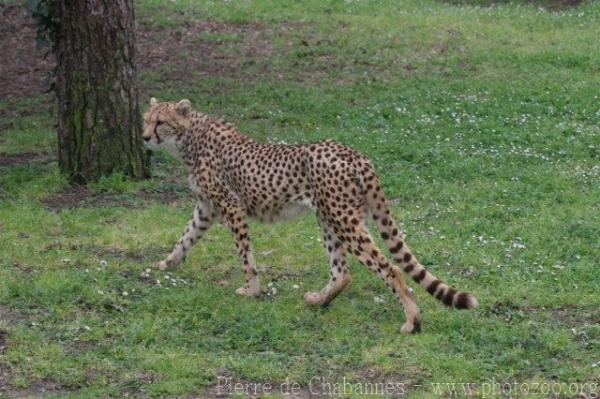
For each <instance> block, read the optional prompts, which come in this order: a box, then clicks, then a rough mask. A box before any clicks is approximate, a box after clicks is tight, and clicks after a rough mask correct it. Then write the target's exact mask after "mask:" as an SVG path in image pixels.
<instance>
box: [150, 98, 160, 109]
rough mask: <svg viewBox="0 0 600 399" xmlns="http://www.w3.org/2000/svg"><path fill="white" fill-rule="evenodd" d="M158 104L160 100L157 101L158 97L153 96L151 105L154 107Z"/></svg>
mask: <svg viewBox="0 0 600 399" xmlns="http://www.w3.org/2000/svg"><path fill="white" fill-rule="evenodd" d="M156 104H158V101H156V98H154V97H152V98H151V99H150V106H151V107H154V106H155V105H156Z"/></svg>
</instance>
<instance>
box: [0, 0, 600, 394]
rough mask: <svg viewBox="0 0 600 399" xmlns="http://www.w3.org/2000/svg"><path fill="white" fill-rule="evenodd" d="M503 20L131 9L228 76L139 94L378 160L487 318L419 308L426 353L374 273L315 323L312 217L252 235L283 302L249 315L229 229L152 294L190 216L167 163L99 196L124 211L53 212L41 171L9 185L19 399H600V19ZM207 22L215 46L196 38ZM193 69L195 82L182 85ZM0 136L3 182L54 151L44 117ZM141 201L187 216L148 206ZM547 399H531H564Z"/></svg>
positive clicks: (426, 14) (485, 9) (398, 198)
mask: <svg viewBox="0 0 600 399" xmlns="http://www.w3.org/2000/svg"><path fill="white" fill-rule="evenodd" d="M489 3H490V2H487V1H472V2H464V1H455V2H451V1H448V2H444V1H416V0H414V1H408V0H407V1H391V0H390V1H377V2H376V1H317V0H305V1H299V2H278V1H248V2H208V1H207V2H201V1H192V0H177V1H170V2H163V1H158V0H139V1H137V2H136V4H137V15H138V22H139V24H140V25H141V26H142V27H144V28H145V29H149V30H153V31H156V32H157V37H159V36H158V33H161V36H160V37H161V38H162V39H161V43H162V41H163V40H169V38H170V39H171V40H173V37H172V36H168V35H165V32H168V31H169V30H181V31H183V32H186V29H187V30H189V31H190V32H192V33H193V34H194V36H193V37H190V38H189V40H190V41H191V42H193V43H194V45H198V46H199V48H209V49H210V50H211V51H212V53H211V54H213V55H219V56H222V57H226V58H225V59H226V60H227V62H230V63H232V65H233V66H234V68H232V69H226V70H225V69H224V70H223V72H222V73H220V72H218V70H216V69H212V70H211V69H209V70H208V72H207V73H204V74H203V73H202V72H203V71H202V70H191V69H193V68H190V67H189V66H190V65H192V66H194V65H196V64H194V62H209V61H210V60H209V61H206V60H204V61H197V60H196V61H194V60H193V59H189V60H188V58H185V57H188V56H190V54H189V52H187V53H185V51H184V50H182V52H181V54H182V58H175V59H172V63H169V64H162V65H158V66H156V68H155V69H151V70H150V69H146V70H142V71H140V86H141V89H142V99H141V101H142V103H143V104H144V106H145V104H146V102H147V100H148V97H149V95H152V96H155V97H158V98H159V99H160V100H175V99H180V98H182V97H186V98H189V99H190V100H191V101H192V102H193V104H194V105H195V106H196V107H197V108H198V109H199V110H202V111H205V112H208V113H211V114H214V115H219V116H223V117H225V118H226V119H228V120H230V121H232V122H234V123H235V124H236V125H237V126H238V127H239V128H240V129H241V130H242V131H244V132H246V133H247V134H248V135H249V136H251V137H253V138H254V139H256V140H259V141H263V142H286V143H299V142H307V141H312V140H319V139H324V138H334V139H336V140H339V141H341V142H343V143H345V144H348V145H350V146H352V147H354V148H356V149H358V150H360V151H361V152H363V153H364V154H366V155H368V156H369V157H370V158H371V159H372V160H373V161H374V163H375V164H376V166H377V168H378V170H379V173H380V175H381V178H382V180H383V182H384V185H385V188H386V193H387V196H388V198H390V200H392V203H393V213H394V216H395V217H396V219H397V220H398V222H400V223H401V224H402V226H403V228H404V229H405V230H406V232H407V235H408V242H409V243H410V245H411V247H412V248H413V250H414V251H415V253H416V254H417V255H418V256H419V257H420V259H421V260H422V262H423V263H424V264H425V265H427V266H428V268H429V269H430V270H431V271H432V272H434V274H436V275H438V276H439V277H441V278H443V279H444V280H446V281H448V282H449V283H452V284H453V285H455V286H457V287H460V288H463V289H465V290H468V291H470V292H473V293H474V294H475V295H476V296H477V298H478V300H479V303H480V307H479V308H477V309H476V310H474V311H469V312H458V311H451V310H448V309H446V308H444V307H443V306H441V305H440V304H439V303H437V302H436V301H435V300H434V299H432V298H430V297H429V296H428V295H427V293H425V292H424V291H423V290H422V289H420V288H416V295H417V299H418V304H419V306H420V307H421V309H422V312H423V318H424V324H423V332H422V333H421V334H418V335H414V336H404V335H401V334H400V326H401V324H402V323H403V321H404V316H403V312H402V310H401V307H400V305H399V304H398V303H396V301H395V300H394V299H393V298H392V296H391V295H390V294H389V292H388V290H387V288H386V287H385V285H384V284H383V283H382V282H380V281H379V280H378V279H377V278H376V277H375V276H373V275H371V274H370V273H369V272H368V271H367V270H365V269H364V268H362V267H361V266H360V265H359V264H358V263H357V262H355V261H352V264H351V272H352V274H353V276H354V280H353V283H352V284H351V286H350V287H349V288H348V289H347V290H346V291H345V292H344V293H343V294H342V295H340V297H339V298H338V299H336V301H335V302H333V303H332V304H331V306H329V307H327V308H325V309H321V308H313V307H309V306H307V305H306V304H305V303H304V302H303V300H302V294H303V292H304V291H306V290H315V289H320V288H321V287H322V286H323V285H324V284H325V283H326V281H327V278H328V270H327V267H326V258H325V254H324V251H323V250H322V248H321V243H320V242H319V241H318V237H319V233H318V230H317V227H316V223H315V220H314V217H312V216H307V217H304V218H300V219H296V220H293V221H290V222H286V223H282V224H276V225H262V224H258V223H252V224H251V235H252V237H253V242H254V247H255V252H256V258H257V262H258V264H259V269H260V271H261V274H262V282H263V285H265V287H266V285H267V284H268V283H270V282H271V283H273V286H274V287H276V288H277V294H276V295H271V296H264V297H263V298H260V299H256V300H251V299H246V298H240V297H238V296H237V295H235V294H234V292H233V291H234V289H235V288H236V287H237V286H238V285H239V284H241V282H242V272H241V268H240V266H239V264H238V259H237V257H236V254H235V250H234V245H233V242H232V238H231V237H230V234H229V232H228V231H227V230H226V229H225V228H224V227H223V226H221V225H218V226H215V227H214V228H213V229H212V230H211V231H210V232H209V233H208V234H207V236H206V238H205V239H204V240H203V241H202V242H201V243H200V244H198V245H197V246H196V247H195V248H194V250H193V251H192V253H191V255H190V257H189V258H188V260H187V261H186V263H185V264H184V266H183V267H182V268H180V269H178V270H177V271H175V272H173V273H170V274H169V275H168V276H167V277H168V278H167V277H165V273H159V272H157V271H155V270H153V271H152V272H151V275H152V280H150V281H148V280H144V279H140V278H138V276H139V275H140V273H141V272H142V271H144V270H145V269H146V268H152V267H153V266H154V265H155V264H156V263H157V262H158V261H159V260H161V259H163V258H164V257H165V256H166V255H167V254H168V252H169V251H170V249H171V246H172V245H173V244H174V243H175V242H176V240H177V239H178V238H179V235H180V234H181V232H182V230H183V227H184V224H185V222H186V220H187V219H188V217H189V216H190V215H191V211H192V208H193V202H192V201H191V200H189V198H188V197H187V195H186V192H187V191H186V189H185V184H186V183H185V181H186V180H185V179H186V174H185V170H184V168H183V167H182V165H180V164H179V163H178V162H176V161H175V160H173V159H171V158H170V157H169V156H168V155H166V154H163V153H157V154H155V156H154V157H153V175H154V177H153V178H152V179H151V180H149V181H144V182H133V181H130V180H127V179H124V178H123V176H120V175H117V176H112V177H108V178H105V179H103V180H102V181H100V182H98V183H95V184H94V185H92V186H91V187H90V190H91V192H93V193H95V194H96V195H101V196H103V197H102V198H105V199H106V198H108V199H111V198H112V200H110V201H105V202H104V203H102V204H98V203H94V202H93V201H92V202H91V203H89V204H87V205H86V206H80V207H75V208H69V209H62V210H59V211H55V210H49V209H47V208H46V207H45V206H44V203H43V200H44V199H45V198H47V197H49V196H53V195H55V194H56V193H59V192H61V190H63V189H64V188H65V187H66V185H67V183H66V180H65V179H64V178H63V177H62V176H60V174H59V173H58V170H57V165H56V163H55V162H50V163H49V162H48V161H47V160H44V159H42V160H40V159H32V160H31V161H30V162H28V163H11V164H7V165H4V166H0V330H2V331H5V332H6V333H7V334H6V335H5V338H4V339H5V341H6V342H5V349H4V351H1V352H0V371H1V372H2V373H4V375H5V376H7V377H0V381H4V383H5V384H6V386H7V389H8V390H9V391H8V392H9V393H10V394H12V395H16V396H27V395H31V396H37V395H40V388H41V387H45V388H47V393H46V394H47V395H49V396H52V395H53V394H54V395H55V396H57V397H90V398H92V397H107V396H114V397H121V396H123V395H125V394H128V395H129V396H136V397H161V396H162V397H173V396H178V397H194V395H196V396H200V397H205V396H212V395H214V393H215V392H216V391H215V389H216V388H215V387H216V384H217V381H218V376H219V375H228V376H230V377H229V378H231V379H232V380H233V381H237V382H246V383H263V384H264V383H267V382H269V383H271V384H273V385H274V386H275V387H276V388H277V389H275V392H278V390H279V385H280V384H281V383H283V382H286V381H290V382H296V383H298V384H299V385H300V386H301V388H302V389H303V392H304V393H305V394H306V393H307V392H309V389H310V383H311V381H312V382H313V386H312V389H316V390H321V392H324V391H323V389H325V388H323V386H322V385H318V386H315V384H314V383H315V382H317V381H321V382H322V381H323V380H316V379H315V378H317V377H318V378H322V379H324V380H325V381H326V382H329V383H335V382H338V383H342V382H343V381H344V378H345V379H346V381H349V382H351V383H357V382H366V381H371V382H376V383H385V382H392V383H398V384H404V385H403V392H404V395H403V396H404V397H411V398H412V397H414V398H418V397H419V398H420V397H439V396H442V397H448V396H452V393H451V390H452V389H455V390H456V391H455V396H459V397H461V396H466V392H465V389H466V388H465V386H463V385H458V386H455V387H454V388H452V387H449V386H446V385H444V383H452V382H454V383H470V384H472V386H471V388H472V389H474V390H475V391H476V393H475V395H476V396H485V397H496V396H501V395H500V394H499V392H498V388H497V387H496V388H495V390H494V391H490V390H489V389H491V388H490V387H491V386H492V385H490V384H492V383H493V382H499V383H500V384H502V383H505V382H509V383H512V382H515V381H516V382H518V383H519V384H525V383H528V384H530V387H534V386H535V385H534V384H539V385H538V387H541V388H543V387H544V386H546V387H547V386H550V387H552V384H560V385H556V388H555V389H558V387H560V388H561V392H562V397H574V396H575V393H576V392H574V391H571V392H569V384H577V385H573V389H579V390H581V391H584V392H595V393H599V392H600V387H598V384H600V374H599V373H600V365H599V364H598V362H600V349H599V344H600V311H599V309H600V296H598V288H599V287H600V267H599V266H600V240H599V237H600V202H599V198H600V169H599V166H598V165H599V164H600V129H599V127H598V126H599V120H600V101H599V95H598V87H599V85H600V74H599V73H598V72H599V69H600V51H599V50H600V46H599V44H598V37H600V24H599V23H598V22H599V16H600V5H599V4H598V3H597V2H584V4H582V5H580V6H578V7H575V8H561V9H556V8H552V9H550V10H546V9H544V8H539V7H538V5H540V4H541V5H548V4H550V3H551V2H539V3H537V4H529V5H518V4H514V3H511V4H500V5H493V6H489ZM469 4H470V5H469ZM207 19H208V20H210V21H212V22H214V26H216V27H214V28H212V29H208V28H207V29H205V30H200V31H195V30H194V29H193V27H194V26H196V25H195V24H199V23H201V22H202V21H205V20H207ZM203 46H205V47H203ZM184 53H185V54H184ZM144 56H145V54H143V53H141V54H139V57H142V58H143V57H144ZM184 56H185V57H184ZM207 57H208V56H207ZM186 62H189V63H191V64H190V65H188V68H187V69H188V73H186V74H183V73H180V74H174V75H172V76H174V77H173V79H172V80H171V81H164V79H163V78H162V76H163V75H162V74H163V73H168V72H172V71H174V70H177V71H179V70H182V69H181V68H184V69H183V70H185V67H186V65H187V64H186ZM210 62H212V61H210ZM214 62H216V63H218V62H219V60H218V59H216V61H214ZM14 110H17V111H18V112H15V113H14V114H8V111H14ZM37 110H40V111H39V112H38V111H37ZM0 112H1V113H2V114H3V115H5V114H6V115H7V116H6V117H3V120H2V121H1V122H0V123H1V124H0V127H1V128H2V133H1V134H0V157H6V156H15V155H17V154H23V153H29V154H31V153H43V154H48V153H51V152H52V151H54V148H55V138H54V133H53V121H54V112H55V107H54V106H53V105H52V104H50V105H48V99H47V98H46V97H41V96H40V97H39V98H25V99H21V100H19V101H16V102H15V101H14V100H13V101H12V102H10V103H8V102H5V101H0ZM17 115H18V116H17ZM140 190H146V191H148V190H149V191H152V192H159V193H160V192H170V193H175V194H176V198H177V199H176V200H175V201H174V202H170V203H165V202H164V201H163V202H161V201H141V202H140V200H139V192H140ZM132 201H133V202H132ZM136 201H137V202H136ZM130 203H133V204H134V205H135V206H129V205H126V204H130ZM94 205H101V206H94ZM157 279H158V280H161V284H160V285H157V284H156V280H157ZM297 286H299V288H296V287H297ZM375 296H379V297H382V298H384V300H385V303H383V304H380V303H376V302H375V301H374V297H375ZM594 365H596V366H594ZM2 378H4V380H2ZM435 384H442V385H435ZM486 384H487V385H486ZM544 384H546V385H544ZM548 384H549V385H548ZM52 387H54V389H55V390H54V391H52V389H50V388H52ZM520 388H521V389H524V388H523V385H521V386H520ZM505 389H506V388H505ZM513 389H515V388H513ZM475 391H474V392H475ZM540 391H541V392H536V389H535V388H531V392H530V393H529V394H527V395H525V394H523V391H517V394H516V395H515V393H514V392H515V391H513V393H512V396H518V397H522V396H533V397H548V394H547V393H546V394H544V392H547V391H544V390H543V389H540ZM394 392H395V393H396V394H397V396H398V394H399V393H400V390H395V391H394ZM325 393H326V391H325ZM504 394H505V396H509V395H508V394H507V392H506V391H505V392H504ZM242 396H243V395H242ZM341 396H350V397H352V395H341ZM271 397H279V396H278V395H277V394H273V395H271ZM354 397H360V395H358V394H355V395H354Z"/></svg>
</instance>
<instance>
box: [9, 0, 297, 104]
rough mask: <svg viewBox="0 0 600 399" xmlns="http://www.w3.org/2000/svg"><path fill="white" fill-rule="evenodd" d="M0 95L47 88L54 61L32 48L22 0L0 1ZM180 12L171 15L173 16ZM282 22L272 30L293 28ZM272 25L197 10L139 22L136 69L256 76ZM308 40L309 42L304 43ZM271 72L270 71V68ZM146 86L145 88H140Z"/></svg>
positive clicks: (181, 76)
mask: <svg viewBox="0 0 600 399" xmlns="http://www.w3.org/2000/svg"><path fill="white" fill-rule="evenodd" d="M0 16H1V18H0V50H1V51H2V55H3V56H2V59H1V60H0V98H2V99H3V100H5V101H10V100H11V99H18V98H22V97H28V96H31V95H34V94H39V93H43V92H46V91H47V90H48V88H49V83H48V82H49V79H48V76H49V73H50V71H51V70H52V68H53V66H54V64H55V62H54V60H53V57H52V56H51V55H49V56H48V57H46V58H44V57H43V56H42V51H40V50H38V49H37V48H36V42H35V29H36V27H35V23H34V21H33V19H32V17H31V15H30V12H29V10H28V9H27V7H26V6H25V4H24V2H23V3H22V4H2V3H0ZM179 17H181V16H180V15H177V14H175V15H173V18H175V19H177V18H179ZM296 28H298V25H297V24H294V23H283V24H281V26H280V27H277V29H281V30H282V31H286V30H290V29H296ZM274 35H275V33H274V31H273V29H271V28H269V27H266V26H265V25H262V24H258V23H239V24H233V23H222V22H218V21H213V20H209V19H206V18H204V17H203V16H202V15H198V18H197V19H194V21H193V22H189V21H187V22H181V23H178V25H177V26H175V27H155V26H147V25H144V24H139V25H138V28H137V30H136V41H137V43H136V44H137V63H138V71H139V72H141V73H144V72H156V73H157V74H159V76H160V81H161V82H169V85H172V84H173V83H174V82H177V83H180V84H181V83H185V82H189V81H190V79H191V77H201V76H220V77H231V78H236V79H240V78H243V79H256V78H258V77H259V76H257V75H258V74H262V73H265V72H268V71H265V70H263V71H256V70H255V69H254V68H249V67H250V66H253V65H263V66H262V67H261V68H262V69H264V68H267V66H266V65H265V63H264V62H263V63H261V62H260V61H261V59H264V58H265V57H269V56H271V55H272V53H273V46H272V43H271V38H272V37H273V36H274ZM307 45H308V43H307ZM270 72H273V73H275V72H274V71H270ZM141 90H142V91H145V88H144V87H141Z"/></svg>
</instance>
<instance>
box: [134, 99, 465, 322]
mask: <svg viewBox="0 0 600 399" xmlns="http://www.w3.org/2000/svg"><path fill="white" fill-rule="evenodd" d="M142 136H143V139H144V140H145V141H146V142H147V143H148V144H149V145H150V146H153V145H156V146H162V147H164V148H166V149H167V150H168V151H170V152H171V153H172V154H173V155H174V156H176V157H178V158H179V159H181V160H182V161H183V162H185V164H186V165H187V166H188V168H189V170H190V175H189V184H190V188H191V189H192V191H193V192H194V193H195V195H196V196H197V198H198V202H197V204H196V206H195V208H194V211H193V215H192V218H191V219H190V220H189V222H188V223H187V226H186V228H185V231H184V232H183V235H182V237H181V239H180V240H179V241H178V242H177V244H176V245H175V247H174V249H173V251H172V252H171V253H170V254H169V256H168V257H167V258H166V259H165V260H164V261H162V262H160V263H159V268H160V269H161V270H165V269H168V268H174V267H176V266H177V265H179V264H180V263H181V262H182V261H183V260H185V258H186V255H187V254H188V252H189V251H190V249H191V248H192V246H193V245H194V244H195V243H197V242H198V241H199V240H200V239H201V238H202V236H203V235H204V234H205V233H206V231H207V230H208V229H209V228H210V227H211V225H212V224H213V223H215V222H216V221H221V222H223V223H224V224H225V225H227V226H228V228H229V229H230V230H231V232H232V234H233V236H234V238H235V244H236V248H237V252H238V255H239V257H240V260H241V263H242V266H243V270H244V273H245V284H244V285H243V286H242V287H240V288H238V289H237V290H236V292H237V293H238V294H241V295H246V296H258V295H260V294H261V288H260V284H259V278H258V273H257V269H256V264H255V261H254V257H253V254H252V244H251V242H250V235H249V232H248V224H247V218H248V217H253V218H256V219H258V220H261V221H266V222H272V221H276V220H280V219H285V218H287V217H291V216H293V215H297V214H299V213H302V212H303V211H306V210H310V209H313V210H316V215H317V220H318V224H319V226H320V230H321V236H322V242H323V244H324V246H325V249H326V251H327V254H328V257H329V268H330V277H329V282H328V283H327V285H326V286H325V287H324V288H323V289H322V290H321V291H319V292H307V293H306V294H305V295H304V299H305V301H306V302H308V303H309V304H311V305H327V304H328V303H330V302H331V301H332V300H333V299H334V298H335V297H336V296H337V295H338V294H339V293H340V292H341V291H343V290H344V288H346V287H347V286H348V284H349V283H350V280H351V278H350V271H349V269H348V263H347V260H346V255H347V254H351V255H354V256H355V257H356V258H357V259H358V261H359V262H360V263H361V264H363V265H365V266H366V267H367V268H369V269H370V270H371V271H373V272H374V273H376V274H377V275H378V276H379V277H381V279H383V280H384V281H385V282H386V283H387V285H388V286H389V287H390V288H391V290H392V291H393V293H394V294H395V296H396V297H397V298H398V300H399V301H400V302H401V303H402V305H403V308H404V313H405V315H406V322H405V323H404V324H403V325H402V327H401V329H400V330H401V332H403V333H414V332H417V331H420V328H421V317H420V313H419V309H418V307H417V305H416V304H415V302H414V299H413V295H412V291H411V290H410V288H409V287H408V286H407V284H406V282H405V279H404V276H403V274H402V271H401V270H403V271H404V273H406V274H407V275H408V276H410V277H412V279H413V280H414V281H415V282H417V283H419V284H420V285H421V286H422V287H423V288H425V289H426V290H427V292H428V293H429V294H431V295H432V296H433V297H435V298H436V299H438V300H439V301H441V302H442V303H444V304H445V305H447V306H449V307H454V308H457V309H468V308H473V307H475V306H476V305H477V300H476V299H475V297H474V296H473V295H471V294H469V293H466V292H460V291H458V290H456V289H455V288H452V287H450V286H448V285H446V284H444V283H443V282H442V281H441V280H439V279H438V278H436V277H435V276H434V275H432V274H431V273H430V272H429V271H427V270H426V269H425V267H424V266H423V265H422V264H421V263H419V261H418V260H417V258H416V257H415V256H414V254H413V253H412V252H411V251H410V249H409V248H408V246H407V244H406V243H405V241H404V239H403V237H402V234H401V232H400V230H399V229H398V227H397V225H396V222H395V221H394V219H393V218H392V215H391V213H390V209H389V206H388V203H387V200H386V198H385V196H384V193H383V188H382V186H381V182H380V180H379V178H378V176H377V174H376V172H375V169H374V167H373V165H372V163H371V162H370V161H369V159H367V158H366V157H365V156H363V155H362V154H360V153H359V152H357V151H355V150H353V149H351V148H349V147H346V146H344V145H342V144H339V143H337V142H335V141H332V140H327V141H323V142H317V143H312V144H302V145H283V144H260V143H257V142H255V141H253V140H251V139H250V138H248V137H247V136H245V135H243V134H241V133H240V132H239V131H238V130H236V129H235V128H234V126H233V125H231V124H230V123H228V122H225V121H222V120H219V119H215V118H212V117H210V116H208V115H205V114H203V113H200V112H197V111H196V110H194V109H193V108H192V106H191V103H190V101H189V100H185V99H184V100H181V101H179V102H157V100H156V99H155V98H152V99H151V100H150V106H149V107H148V110H147V111H146V113H145V114H144V128H143V133H142ZM369 214H370V215H371V217H372V219H373V220H374V222H375V224H376V226H377V229H378V230H379V231H380V234H381V238H382V239H383V241H384V242H385V244H386V246H387V248H388V250H389V251H390V253H391V255H392V257H393V259H394V261H395V262H396V263H397V264H398V265H400V266H401V268H402V269H400V268H399V267H398V266H396V265H395V264H392V263H390V262H389V261H388V259H387V258H386V256H385V255H384V253H383V252H382V251H381V250H380V249H379V248H378V247H377V246H376V245H375V241H374V239H373V237H372V236H371V234H370V233H369V231H368V229H367V219H368V216H369Z"/></svg>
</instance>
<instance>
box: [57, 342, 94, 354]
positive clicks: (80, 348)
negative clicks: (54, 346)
mask: <svg viewBox="0 0 600 399" xmlns="http://www.w3.org/2000/svg"><path fill="white" fill-rule="evenodd" d="M97 347H98V341H94V340H77V341H69V342H68V343H67V344H66V345H65V351H66V353H68V354H71V355H79V354H81V353H84V352H86V351H88V350H91V349H94V348H97Z"/></svg>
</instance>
